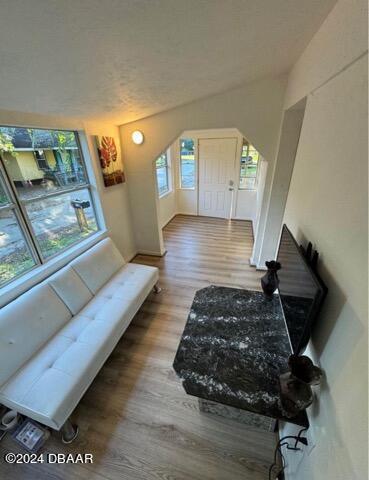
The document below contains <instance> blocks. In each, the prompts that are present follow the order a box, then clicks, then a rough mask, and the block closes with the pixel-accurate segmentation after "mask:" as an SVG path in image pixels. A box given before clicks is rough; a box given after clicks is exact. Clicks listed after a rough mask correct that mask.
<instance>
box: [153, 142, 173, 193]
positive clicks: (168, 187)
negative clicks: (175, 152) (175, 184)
mask: <svg viewBox="0 0 369 480" xmlns="http://www.w3.org/2000/svg"><path fill="white" fill-rule="evenodd" d="M163 155H164V156H165V165H161V166H159V167H158V166H157V161H158V160H159V159H160V157H162V156H163ZM160 168H165V178H166V190H165V191H163V192H160V188H159V182H158V170H159V169H160ZM155 174H156V188H157V190H158V197H159V198H163V197H165V196H166V195H169V193H171V191H172V185H171V179H170V160H169V151H168V150H165V152H163V153H161V154H160V155H159V156H158V157H157V159H156V160H155Z"/></svg>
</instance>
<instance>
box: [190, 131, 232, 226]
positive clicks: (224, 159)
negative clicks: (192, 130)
mask: <svg viewBox="0 0 369 480" xmlns="http://www.w3.org/2000/svg"><path fill="white" fill-rule="evenodd" d="M198 151H199V153H198V156H199V205H198V212H199V215H202V216H209V217H220V218H231V216H232V204H233V200H234V185H235V179H236V177H237V172H236V157H237V138H200V139H199V147H198Z"/></svg>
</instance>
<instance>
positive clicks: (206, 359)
mask: <svg viewBox="0 0 369 480" xmlns="http://www.w3.org/2000/svg"><path fill="white" fill-rule="evenodd" d="M291 353H292V350H291V346H290V341H289V337H288V333H287V329H286V325H285V321H284V317H283V310H282V307H281V304H280V301H279V298H278V295H274V296H273V298H271V299H269V298H266V297H265V296H264V294H263V293H261V292H256V291H251V290H241V289H237V288H227V287H217V286H210V287H207V288H204V289H202V290H198V291H197V292H196V295H195V298H194V301H193V303H192V306H191V310H190V313H189V316H188V320H187V323H186V326H185V329H184V332H183V334H182V337H181V340H180V344H179V347H178V350H177V354H176V357H175V359H174V364H173V367H174V369H175V371H176V373H177V374H178V376H179V377H180V378H181V379H182V382H183V387H184V389H185V391H186V393H188V394H189V395H194V396H197V397H200V398H204V399H207V400H212V401H215V402H219V403H223V404H226V405H230V406H232V407H236V408H240V409H244V410H248V411H251V412H254V413H258V414H261V415H266V416H269V417H272V418H278V419H282V420H285V421H288V422H292V423H296V424H298V425H301V426H308V420H307V416H306V413H305V412H302V413H301V414H299V415H298V416H297V417H294V418H293V419H291V418H287V417H286V415H285V412H284V410H283V407H282V405H281V401H280V398H279V375H280V374H281V373H283V372H286V371H287V370H288V365H287V361H288V357H289V355H291Z"/></svg>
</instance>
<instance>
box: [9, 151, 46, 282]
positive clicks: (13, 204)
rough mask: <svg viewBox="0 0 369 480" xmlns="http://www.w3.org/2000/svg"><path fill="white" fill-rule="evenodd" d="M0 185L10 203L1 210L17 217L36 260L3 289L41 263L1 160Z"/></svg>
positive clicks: (27, 245)
mask: <svg viewBox="0 0 369 480" xmlns="http://www.w3.org/2000/svg"><path fill="white" fill-rule="evenodd" d="M0 160H2V156H1V152H0ZM0 185H1V186H2V188H3V190H4V193H5V195H6V197H7V199H8V203H6V204H5V205H0V212H6V211H11V212H12V213H13V215H14V217H15V220H16V222H17V225H18V228H19V230H20V232H21V235H22V237H23V240H24V243H25V245H26V247H27V249H28V251H29V253H30V256H31V258H32V259H33V261H34V265H33V266H32V267H30V268H29V269H27V270H25V271H24V272H23V273H20V274H19V275H16V276H14V277H13V278H11V279H9V280H8V281H6V282H4V283H2V284H0V290H1V289H3V288H4V287H5V286H7V285H9V284H10V283H12V282H14V280H18V279H19V278H21V277H22V276H23V275H25V274H27V273H29V272H31V271H32V270H34V269H35V268H37V267H39V266H40V265H41V262H40V259H39V256H38V252H37V250H36V249H35V247H34V244H33V241H32V238H31V235H30V232H29V230H28V225H27V223H26V222H25V219H24V217H23V215H22V212H21V210H20V208H19V205H18V204H17V200H16V197H15V196H14V192H13V189H12V188H11V184H10V183H9V179H8V175H7V172H6V170H5V167H4V165H3V162H2V161H0Z"/></svg>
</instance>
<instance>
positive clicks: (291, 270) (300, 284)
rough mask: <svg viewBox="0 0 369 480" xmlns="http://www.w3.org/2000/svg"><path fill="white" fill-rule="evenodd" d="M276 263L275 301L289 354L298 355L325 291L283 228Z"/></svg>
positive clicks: (303, 345)
mask: <svg viewBox="0 0 369 480" xmlns="http://www.w3.org/2000/svg"><path fill="white" fill-rule="evenodd" d="M277 261H278V262H280V264H281V269H280V270H279V271H278V277H279V287H278V290H279V297H280V300H281V304H282V308H283V313H284V317H285V320H286V325H287V329H288V333H289V337H290V340H291V346H292V350H293V353H295V354H296V355H298V354H300V353H302V351H303V350H304V349H305V347H306V345H307V344H308V342H309V338H310V335H311V332H312V328H313V326H314V323H315V319H316V316H317V314H318V312H319V310H320V308H321V305H322V303H323V300H324V298H325V296H326V293H327V288H326V286H325V285H324V283H323V282H322V280H321V279H320V277H319V276H318V275H317V273H316V272H314V271H313V269H312V268H311V266H310V265H309V261H308V260H307V258H306V257H305V256H304V254H303V250H302V249H301V247H299V246H298V244H297V242H296V240H295V239H294V237H293V235H292V234H291V232H290V231H289V229H288V228H287V226H286V225H283V228H282V234H281V240H280V243H279V248H278V255H277Z"/></svg>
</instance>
